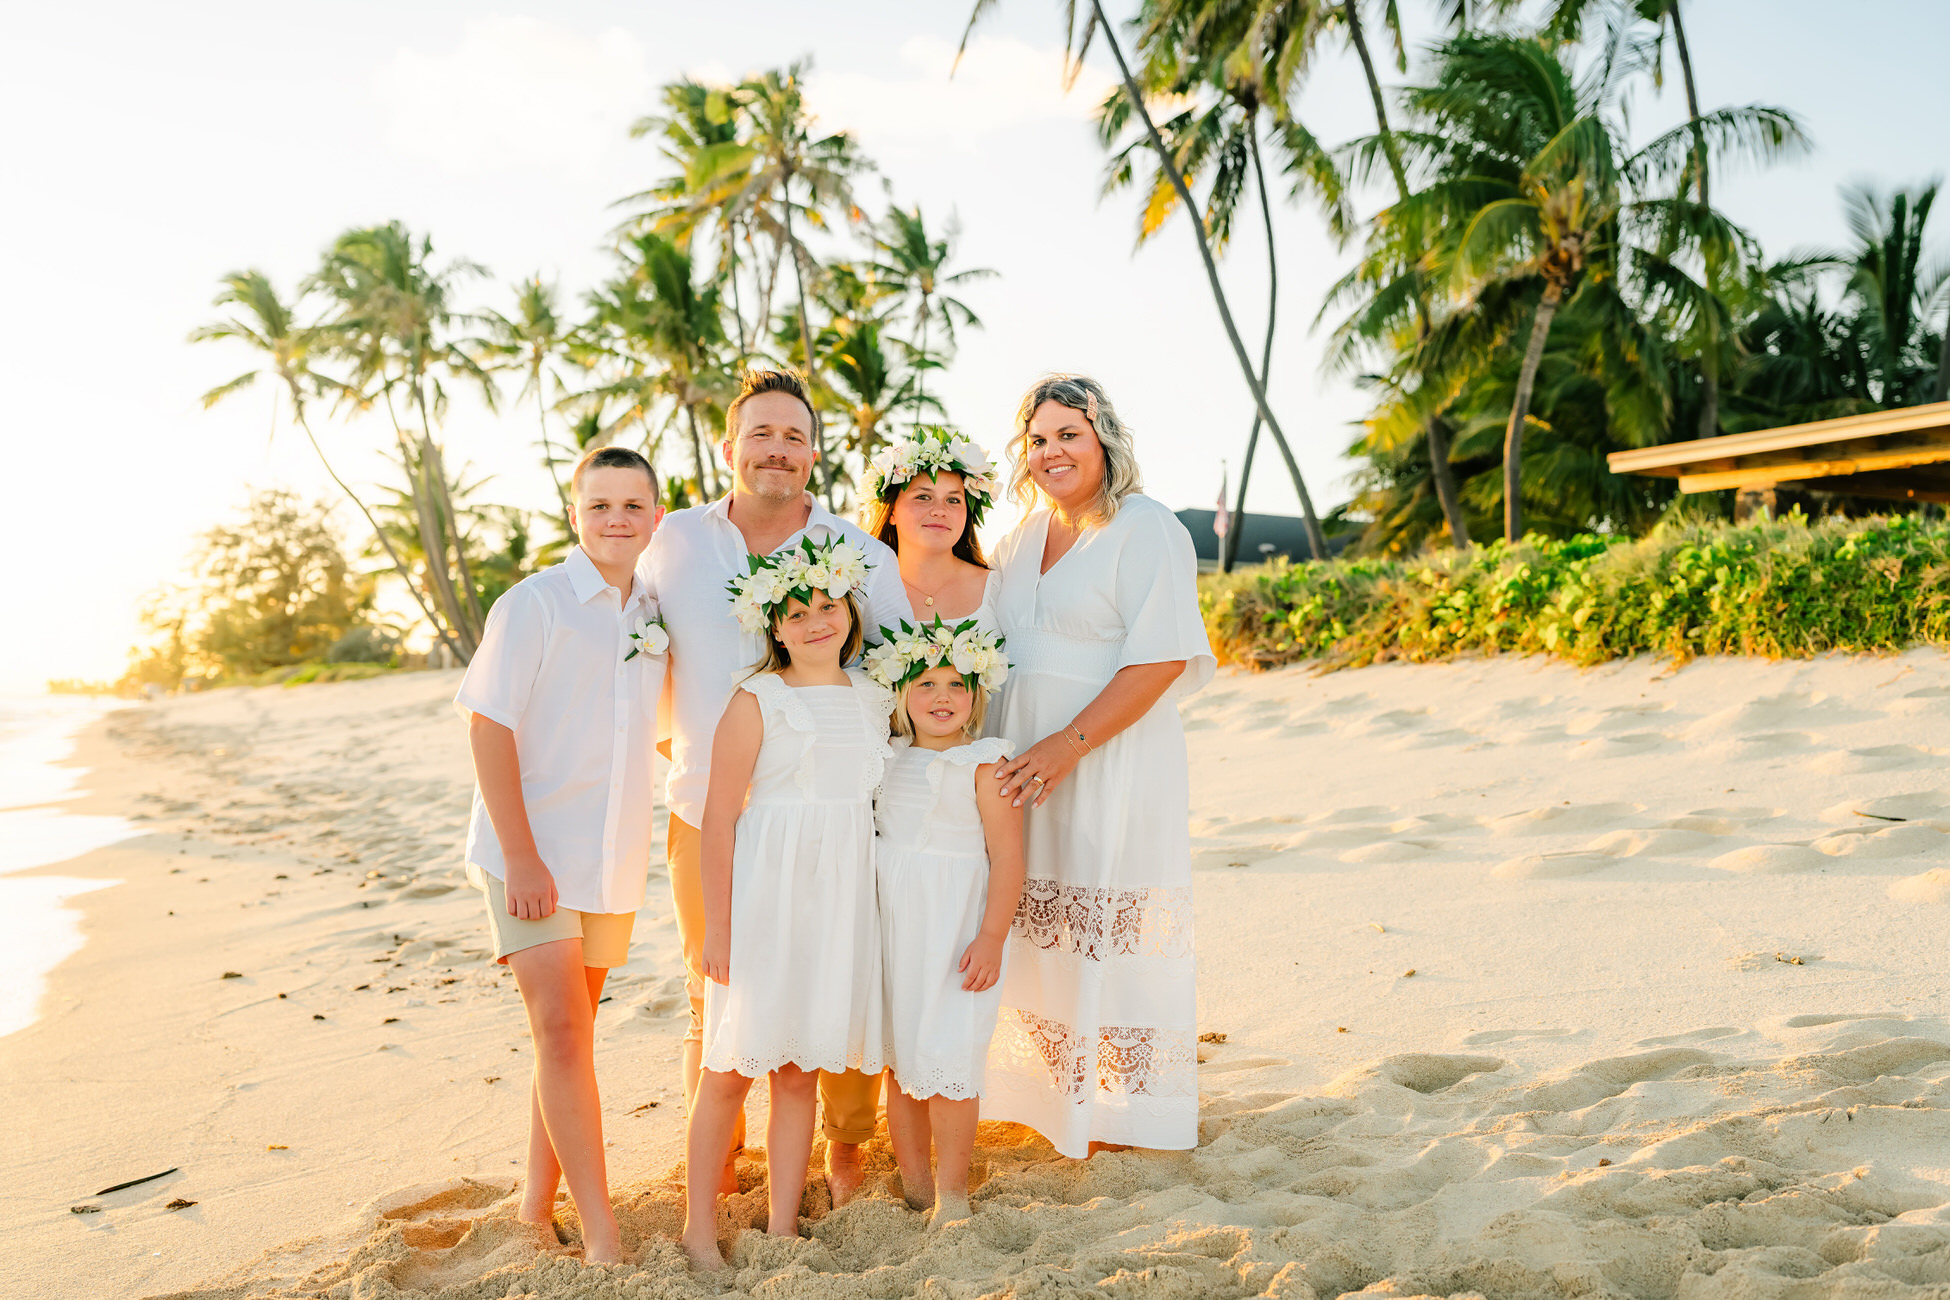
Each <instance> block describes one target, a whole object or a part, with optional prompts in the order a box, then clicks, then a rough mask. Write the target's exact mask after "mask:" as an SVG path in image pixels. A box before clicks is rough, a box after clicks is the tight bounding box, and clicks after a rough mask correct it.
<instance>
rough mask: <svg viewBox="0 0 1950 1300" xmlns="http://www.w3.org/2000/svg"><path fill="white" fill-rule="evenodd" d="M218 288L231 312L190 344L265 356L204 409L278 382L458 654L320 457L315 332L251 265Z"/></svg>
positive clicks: (431, 623)
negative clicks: (314, 405)
mask: <svg viewBox="0 0 1950 1300" xmlns="http://www.w3.org/2000/svg"><path fill="white" fill-rule="evenodd" d="M223 286H224V288H223V292H221V293H219V294H218V295H217V298H216V301H215V303H214V304H213V305H214V306H217V307H231V308H234V309H235V310H234V311H233V312H232V313H231V314H230V315H229V316H228V317H226V318H225V319H224V320H221V321H218V322H217V323H215V324H213V325H204V326H200V327H198V328H197V329H195V330H193V331H192V332H191V333H190V342H192V343H205V342H214V341H218V340H225V339H235V340H236V341H238V342H240V343H244V344H246V345H247V346H249V347H252V348H255V349H257V350H258V351H259V352H262V353H263V354H264V356H265V364H264V366H262V367H261V368H259V369H255V370H246V371H245V372H244V373H243V374H241V375H238V376H237V377H236V378H235V379H232V380H230V381H229V382H228V383H223V384H219V385H217V386H216V387H215V388H212V389H211V390H210V391H209V392H207V393H205V394H203V408H204V409H205V410H208V409H210V408H211V407H213V406H215V405H216V404H217V403H218V402H220V401H222V400H223V399H224V398H226V397H228V396H230V395H231V394H232V393H236V392H240V391H242V390H243V389H245V388H248V387H250V386H251V385H253V384H255V383H256V382H257V380H258V379H260V378H264V377H267V376H268V377H269V378H270V379H272V380H273V381H276V382H280V383H282V384H283V385H284V387H285V392H286V395H287V396H288V397H289V398H290V400H291V419H292V422H293V423H294V424H296V425H297V426H298V428H299V429H300V430H302V431H303V432H304V435H305V441H307V442H309V443H310V444H311V449H312V451H313V453H314V454H316V455H317V457H318V463H319V464H320V465H322V466H324V468H325V472H326V474H328V475H330V476H331V479H332V482H334V483H336V484H338V487H339V491H341V492H343V493H345V495H346V497H347V498H348V499H349V500H350V501H351V502H352V504H353V505H355V506H357V507H358V508H359V513H360V514H361V515H364V516H365V520H366V522H367V523H368V524H370V525H371V526H372V531H373V536H374V537H376V538H377V539H378V541H379V545H380V547H381V548H382V549H383V550H384V551H385V552H386V558H387V559H388V560H390V561H391V562H392V565H393V571H394V572H395V573H397V574H399V576H400V578H401V580H402V581H404V582H405V583H406V590H407V593H408V594H409V595H411V596H412V597H413V602H414V604H416V605H418V606H419V607H420V613H421V614H422V615H424V616H425V618H426V620H427V626H428V627H430V628H432V629H433V632H434V635H435V636H437V637H439V638H440V639H441V640H442V641H443V642H445V643H446V644H447V647H448V648H449V649H450V650H453V651H454V652H455V654H457V655H458V654H459V649H460V648H459V647H458V646H457V645H455V644H454V642H453V639H452V637H451V636H450V635H449V634H448V632H447V630H446V629H445V628H443V627H442V626H441V625H440V620H439V619H437V618H435V617H434V616H433V611H432V609H430V608H429V607H428V606H427V602H426V598H425V597H424V596H422V595H421V594H420V587H419V584H418V583H416V582H415V581H414V579H413V574H412V572H411V571H410V570H409V569H408V568H407V566H406V563H405V561H404V560H402V559H401V557H400V554H399V552H398V551H397V550H395V549H394V547H393V544H392V542H391V541H390V540H389V539H388V538H387V536H386V530H385V529H384V528H382V527H380V525H379V521H378V520H377V519H375V518H374V517H373V513H372V511H371V510H369V509H367V508H366V503H365V502H364V501H363V500H361V499H360V497H359V494H358V493H357V492H354V491H353V490H352V486H351V484H349V483H347V482H346V481H345V480H344V479H343V478H341V477H340V476H339V472H338V470H336V469H335V468H333V466H332V462H331V460H330V459H329V458H328V457H327V456H326V455H325V448H324V447H322V446H321V445H319V441H318V436H317V435H316V434H314V433H313V432H312V428H311V421H310V420H309V419H307V418H306V416H305V402H306V399H307V398H308V397H309V396H310V393H309V392H308V391H307V390H308V389H315V388H317V387H319V386H320V383H321V381H320V378H319V377H318V376H316V375H314V374H313V373H312V370H311V349H312V344H313V343H314V341H315V340H316V337H317V336H316V334H315V333H314V332H313V331H311V330H308V329H304V328H301V327H299V326H298V325H297V324H296V323H295V318H294V313H293V311H292V308H291V306H289V305H287V304H286V303H285V302H284V301H283V299H281V298H279V297H278V293H277V290H276V288H275V287H274V286H273V285H272V284H271V278H270V277H269V276H268V275H266V274H264V272H262V271H259V270H255V269H253V270H249V271H237V272H232V273H231V274H230V275H227V276H225V277H224V278H223ZM277 412H278V401H277V397H276V394H275V393H274V394H273V396H272V401H271V423H272V427H273V428H274V429H275V428H276V426H277Z"/></svg>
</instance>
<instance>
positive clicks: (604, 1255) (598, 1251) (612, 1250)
mask: <svg viewBox="0 0 1950 1300" xmlns="http://www.w3.org/2000/svg"><path fill="white" fill-rule="evenodd" d="M582 1262H583V1263H585V1264H621V1263H622V1262H623V1243H622V1242H621V1241H615V1240H612V1241H606V1242H603V1243H601V1244H597V1243H595V1242H591V1241H588V1240H587V1239H585V1240H584V1242H583V1247H582Z"/></svg>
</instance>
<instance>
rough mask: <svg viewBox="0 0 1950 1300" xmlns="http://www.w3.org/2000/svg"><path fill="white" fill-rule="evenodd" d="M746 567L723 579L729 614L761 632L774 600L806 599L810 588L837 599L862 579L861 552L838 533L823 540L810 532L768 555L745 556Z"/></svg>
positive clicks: (773, 609)
mask: <svg viewBox="0 0 1950 1300" xmlns="http://www.w3.org/2000/svg"><path fill="white" fill-rule="evenodd" d="M747 563H748V564H750V566H751V572H749V573H742V574H740V575H739V576H737V577H735V578H733V579H732V580H731V581H730V582H728V583H726V584H725V590H726V591H728V592H730V593H731V614H732V617H733V618H735V619H737V620H738V626H739V627H741V628H743V629H744V630H745V631H747V632H763V631H765V630H766V629H767V628H769V627H771V626H772V618H773V615H774V614H775V613H776V611H777V609H778V607H779V606H781V605H783V604H785V602H786V601H787V600H788V599H790V598H797V599H799V600H801V601H806V602H810V601H811V600H812V597H813V592H815V591H823V592H825V593H826V594H827V595H828V596H831V597H832V598H833V599H834V600H839V599H841V598H842V597H844V596H846V595H847V593H849V592H851V591H855V590H858V589H860V588H863V587H865V586H866V584H867V570H868V569H869V568H870V567H871V566H870V565H868V563H867V557H866V553H865V552H864V551H862V550H861V549H860V548H859V547H857V546H855V545H854V544H853V543H851V542H849V541H847V540H846V539H845V538H844V537H835V538H832V539H831V540H829V541H827V542H826V543H825V544H824V545H819V544H815V543H814V541H813V539H812V538H810V537H806V538H801V539H800V542H799V545H797V546H788V547H786V548H784V549H783V550H779V551H774V552H773V553H772V554H770V555H753V556H748V557H747Z"/></svg>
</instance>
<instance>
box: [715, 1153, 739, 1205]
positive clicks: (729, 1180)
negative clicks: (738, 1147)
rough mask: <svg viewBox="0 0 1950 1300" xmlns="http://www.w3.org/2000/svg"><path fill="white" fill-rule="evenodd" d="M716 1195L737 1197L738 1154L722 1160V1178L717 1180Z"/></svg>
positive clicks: (732, 1154)
mask: <svg viewBox="0 0 1950 1300" xmlns="http://www.w3.org/2000/svg"><path fill="white" fill-rule="evenodd" d="M718 1195H720V1196H736V1195H738V1153H737V1152H736V1151H733V1152H732V1153H731V1154H730V1155H728V1156H726V1157H725V1158H724V1176H723V1177H722V1178H720V1179H718Z"/></svg>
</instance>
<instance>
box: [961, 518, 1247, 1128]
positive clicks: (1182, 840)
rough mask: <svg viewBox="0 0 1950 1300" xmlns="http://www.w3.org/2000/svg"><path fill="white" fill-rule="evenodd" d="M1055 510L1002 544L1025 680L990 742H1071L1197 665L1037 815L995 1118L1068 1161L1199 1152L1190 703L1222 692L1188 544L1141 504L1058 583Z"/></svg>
mask: <svg viewBox="0 0 1950 1300" xmlns="http://www.w3.org/2000/svg"><path fill="white" fill-rule="evenodd" d="M1048 530H1049V512H1048V510H1046V509H1044V510H1038V511H1035V512H1034V513H1032V514H1031V515H1030V516H1029V517H1028V518H1027V519H1025V520H1023V522H1022V523H1021V524H1019V525H1018V526H1017V527H1016V528H1015V530H1014V531H1013V532H1011V533H1010V534H1009V535H1008V536H1007V537H1005V538H1004V539H1003V540H1002V544H1001V545H1000V546H999V547H998V548H997V551H996V568H997V569H998V570H999V571H1000V572H1001V574H1002V597H1001V602H1000V621H1001V628H1002V632H1003V634H1004V635H1005V636H1006V637H1007V638H1008V646H1007V651H1008V655H1009V662H1010V665H1011V667H1010V672H1009V680H1008V683H1007V684H1006V685H1005V686H1004V687H1003V688H1002V694H1001V697H1000V699H999V700H998V702H997V703H998V707H997V708H995V709H993V710H992V711H991V712H990V714H989V726H988V730H989V731H990V732H991V733H993V734H997V735H1000V736H1003V737H1004V738H1006V739H1007V740H1009V741H1010V742H1011V743H1012V744H1013V745H1014V746H1015V747H1016V751H1017V752H1018V753H1020V752H1021V751H1022V750H1024V749H1027V748H1028V747H1029V746H1031V745H1033V744H1035V743H1036V742H1037V741H1039V740H1042V739H1043V738H1044V737H1045V736H1052V735H1055V734H1057V733H1058V732H1060V731H1061V730H1062V729H1063V728H1064V727H1065V726H1066V725H1068V724H1069V722H1070V721H1071V720H1072V719H1073V718H1075V717H1076V715H1077V714H1078V712H1079V711H1081V710H1082V709H1083V708H1084V706H1085V705H1087V704H1089V703H1090V702H1091V701H1092V700H1093V699H1095V698H1096V697H1097V694H1098V693H1099V692H1100V691H1102V690H1103V689H1104V687H1105V685H1107V684H1108V683H1109V681H1110V679H1111V678H1112V677H1113V676H1115V675H1116V674H1117V672H1118V670H1119V669H1122V668H1126V667H1129V666H1131V665H1134V664H1147V663H1166V662H1170V661H1174V660H1181V659H1182V660H1185V661H1186V666H1185V671H1184V673H1183V675H1182V676H1180V677H1179V679H1178V681H1177V682H1175V683H1174V684H1173V685H1172V687H1171V689H1170V690H1168V691H1166V693H1165V695H1164V698H1162V699H1160V700H1159V701H1158V702H1157V704H1155V705H1153V706H1152V708H1151V710H1150V712H1148V713H1146V714H1145V715H1144V716H1143V717H1142V718H1140V719H1138V720H1137V722H1135V723H1134V724H1132V725H1131V726H1130V727H1129V728H1128V729H1126V730H1125V731H1123V732H1121V733H1120V734H1119V735H1117V736H1116V737H1114V738H1113V739H1111V740H1109V741H1101V740H1098V739H1096V738H1094V737H1093V738H1091V743H1092V744H1094V745H1096V746H1097V748H1096V750H1095V752H1094V753H1091V754H1090V755H1088V756H1087V757H1085V758H1083V759H1082V760H1081V761H1080V762H1079V763H1078V764H1077V766H1076V768H1075V770H1074V771H1073V772H1072V773H1071V775H1070V778H1069V779H1068V780H1067V781H1065V782H1064V783H1063V784H1062V785H1060V786H1058V787H1057V789H1056V790H1055V791H1054V792H1053V793H1052V794H1051V795H1050V797H1049V800H1048V801H1047V802H1046V803H1044V804H1043V806H1042V807H1040V808H1037V809H1034V810H1033V811H1030V810H1028V809H1027V806H1026V805H1025V811H1026V812H1027V813H1028V816H1027V818H1026V823H1025V824H1026V837H1025V844H1024V848H1025V853H1026V857H1027V873H1026V874H1027V879H1026V880H1025V881H1024V887H1023V896H1022V905H1021V906H1020V907H1019V908H1018V909H1017V911H1016V921H1015V926H1014V928H1013V930H1012V931H1011V933H1010V938H1009V956H1008V965H1007V968H1006V973H1005V974H1004V977H1003V985H1002V1018H1001V1023H1000V1025H999V1026H998V1027H997V1030H996V1037H995V1045H994V1047H993V1049H992V1050H991V1052H990V1054H989V1078H988V1092H987V1093H986V1094H985V1095H984V1098H983V1111H984V1115H983V1118H985V1119H999V1120H1015V1121H1017V1122H1018V1123H1022V1124H1027V1125H1029V1126H1030V1127H1031V1128H1034V1129H1035V1130H1037V1131H1038V1132H1040V1133H1041V1134H1043V1136H1045V1137H1047V1138H1048V1139H1049V1140H1050V1141H1051V1142H1052V1143H1054V1144H1055V1146H1056V1149H1057V1150H1058V1151H1061V1152H1062V1153H1063V1154H1064V1155H1067V1156H1082V1155H1084V1154H1085V1153H1086V1152H1087V1150H1088V1147H1089V1144H1090V1143H1091V1142H1092V1141H1098V1142H1111V1143H1127V1144H1129V1145H1132V1146H1140V1147H1151V1148H1157V1149H1184V1148H1188V1147H1192V1146H1195V1145H1197V1141H1198V985H1197V979H1196V967H1195V966H1194V964H1193V960H1192V856H1191V841H1190V833H1189V829H1188V826H1187V821H1188V818H1189V814H1190V806H1191V776H1190V771H1189V764H1188V761H1187V757H1186V753H1185V732H1184V728H1183V726H1182V725H1181V724H1180V722H1179V719H1178V701H1179V700H1180V699H1182V698H1183V697H1184V696H1186V695H1189V694H1191V693H1192V692H1193V691H1196V690H1198V689H1199V688H1200V687H1202V686H1204V685H1205V683H1206V682H1207V681H1209V680H1211V677H1212V673H1213V670H1214V668H1215V666H1216V665H1215V661H1214V659H1213V655H1212V649H1211V646H1210V645H1209V644H1208V643H1207V641H1206V637H1205V626H1204V623H1203V621H1202V620H1201V619H1200V617H1199V610H1198V581H1197V580H1198V561H1197V557H1196V555H1195V554H1194V552H1193V550H1192V539H1191V536H1190V534H1188V533H1187V532H1186V531H1185V528H1184V526H1183V525H1182V524H1180V523H1179V522H1178V520H1177V518H1176V517H1175V516H1174V515H1173V514H1172V513H1171V512H1170V511H1169V510H1167V509H1166V508H1165V507H1164V506H1163V505H1162V504H1160V503H1159V502H1157V501H1155V500H1153V499H1152V498H1150V497H1147V496H1143V495H1139V494H1133V495H1131V496H1128V497H1126V498H1124V500H1123V502H1122V503H1121V505H1120V507H1119V509H1118V512H1117V515H1116V517H1115V518H1113V519H1112V520H1111V522H1110V523H1108V524H1106V525H1104V526H1103V527H1101V528H1092V529H1089V530H1087V531H1086V532H1085V533H1084V534H1083V536H1081V537H1079V538H1078V539H1077V541H1076V543H1075V545H1073V546H1072V547H1071V548H1070V550H1069V552H1068V553H1067V554H1065V555H1064V556H1063V558H1062V559H1060V560H1058V561H1057V562H1056V564H1055V565H1054V566H1053V567H1052V568H1051V569H1050V571H1049V572H1048V573H1042V572H1041V568H1042V556H1043V543H1044V540H1045V538H1046V536H1047V534H1048Z"/></svg>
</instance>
